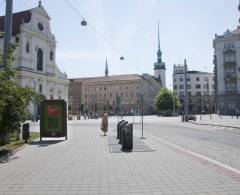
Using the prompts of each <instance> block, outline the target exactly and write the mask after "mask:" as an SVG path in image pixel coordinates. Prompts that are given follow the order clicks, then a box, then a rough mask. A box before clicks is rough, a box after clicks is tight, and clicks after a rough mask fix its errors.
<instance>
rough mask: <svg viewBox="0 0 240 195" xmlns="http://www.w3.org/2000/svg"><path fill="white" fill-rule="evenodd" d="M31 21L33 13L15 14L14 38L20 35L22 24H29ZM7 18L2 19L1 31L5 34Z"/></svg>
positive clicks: (0, 20)
mask: <svg viewBox="0 0 240 195" xmlns="http://www.w3.org/2000/svg"><path fill="white" fill-rule="evenodd" d="M30 20H31V11H30V10H26V11H22V12H18V13H14V14H13V20H12V36H15V35H17V34H19V33H20V25H21V24H22V23H29V22H30ZM4 23H5V16H1V17H0V31H2V32H4Z"/></svg>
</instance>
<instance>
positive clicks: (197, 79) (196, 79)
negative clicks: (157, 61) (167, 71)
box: [173, 77, 214, 82]
mask: <svg viewBox="0 0 240 195" xmlns="http://www.w3.org/2000/svg"><path fill="white" fill-rule="evenodd" d="M212 80H213V81H214V77H212ZM173 81H174V82H177V80H176V79H174V80H173ZM179 81H180V82H183V81H184V78H182V77H181V78H179ZM187 81H191V78H187ZM195 81H201V78H200V77H196V78H195ZM204 81H209V79H208V77H204Z"/></svg>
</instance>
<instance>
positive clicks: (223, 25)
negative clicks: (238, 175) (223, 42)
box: [0, 0, 240, 86]
mask: <svg viewBox="0 0 240 195" xmlns="http://www.w3.org/2000/svg"><path fill="white" fill-rule="evenodd" d="M69 1H70V2H71V3H72V4H73V5H74V6H75V7H76V9H77V10H78V11H79V12H80V13H81V14H82V15H83V16H84V17H85V19H86V20H87V22H88V23H89V24H90V25H91V26H93V27H94V28H95V29H96V30H97V31H98V32H99V33H100V34H102V35H103V36H104V37H105V38H106V39H107V40H108V41H109V42H110V44H111V45H112V46H111V47H110V46H109V45H108V44H107V43H106V42H105V41H104V40H103V39H102V38H101V37H99V36H98V34H96V33H95V32H94V31H93V30H92V29H91V28H90V27H89V26H86V27H83V26H81V25H80V22H81V18H80V17H79V16H78V15H77V14H76V13H75V12H74V11H73V10H72V9H71V8H70V7H69V6H68V5H67V3H66V2H65V0H50V1H49V0H48V1H47V0H43V1H42V5H43V6H44V8H45V9H46V10H47V12H48V13H49V15H50V17H51V19H52V20H51V28H52V32H53V33H54V34H55V36H56V39H57V53H56V58H57V59H56V61H57V65H58V66H59V68H60V69H61V70H62V71H66V72H67V74H68V77H69V78H73V77H85V76H101V75H103V74H104V68H105V60H106V57H107V58H108V64H109V73H110V74H111V75H113V74H128V73H138V74H141V73H149V74H153V64H154V62H155V61H156V59H157V56H156V52H157V21H158V19H159V23H160V38H161V50H162V53H163V56H162V58H163V60H164V61H165V63H166V68H167V71H166V74H167V86H169V85H170V84H171V83H172V68H173V64H178V63H183V60H184V58H186V59H187V63H188V66H189V69H194V70H202V71H209V72H212V71H213V65H212V61H213V52H214V51H213V46H212V45H213V44H212V40H213V38H214V35H215V33H217V34H223V32H225V30H226V29H227V28H229V29H230V30H233V29H235V28H236V27H237V25H238V18H239V17H240V13H239V12H238V10H237V7H238V3H239V1H238V0H211V1H209V0H201V1H196V0H118V1H117V0H69ZM37 5H38V0H14V12H16V11H22V10H26V9H30V8H33V7H36V6H37ZM0 6H1V9H0V14H1V15H3V14H4V12H5V5H4V0H0ZM121 55H123V56H124V57H125V60H124V61H120V60H119V57H120V56H121Z"/></svg>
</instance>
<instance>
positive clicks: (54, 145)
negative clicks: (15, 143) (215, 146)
mask: <svg viewBox="0 0 240 195" xmlns="http://www.w3.org/2000/svg"><path fill="white" fill-rule="evenodd" d="M99 123H100V121H99V120H98V121H97V120H95V121H80V122H75V121H74V122H71V123H69V126H68V129H69V139H68V140H67V141H58V142H56V141H55V142H51V141H47V142H46V141H45V142H44V144H40V143H35V144H33V145H30V146H27V147H25V148H24V149H22V150H20V151H18V152H17V153H16V154H15V155H13V156H12V157H11V158H10V159H8V161H7V162H5V163H4V162H1V163H0V194H23V195H26V194H31V195H32V194H158V195H159V194H169V195H173V194H184V195H186V194H202V195H203V194H211V195H212V194H213V195H214V194H218V195H219V194H227V195H229V194H235V195H239V194H240V175H239V174H237V173H234V172H229V171H228V170H226V169H224V168H221V167H218V166H216V165H215V164H212V163H210V162H208V161H204V160H201V159H199V158H193V157H192V156H191V155H189V154H187V153H184V152H181V151H178V150H176V149H174V148H172V147H170V146H168V145H166V144H163V143H161V142H158V141H156V140H155V139H151V138H148V139H146V140H144V142H145V144H147V145H148V146H149V147H151V148H153V149H155V150H156V151H154V152H135V153H110V152H109V147H108V137H107V136H106V137H104V136H102V133H101V132H100V130H99ZM115 129H116V123H114V122H113V121H111V120H110V130H111V131H110V132H109V134H116V132H115ZM135 133H136V135H137V136H139V135H140V133H141V131H138V130H137V128H136V130H135Z"/></svg>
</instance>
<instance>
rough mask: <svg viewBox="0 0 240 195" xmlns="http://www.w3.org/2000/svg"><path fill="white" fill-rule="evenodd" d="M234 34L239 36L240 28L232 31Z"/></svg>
mask: <svg viewBox="0 0 240 195" xmlns="http://www.w3.org/2000/svg"><path fill="white" fill-rule="evenodd" d="M232 34H234V35H239V34H240V27H238V28H237V29H236V30H234V31H232Z"/></svg>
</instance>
